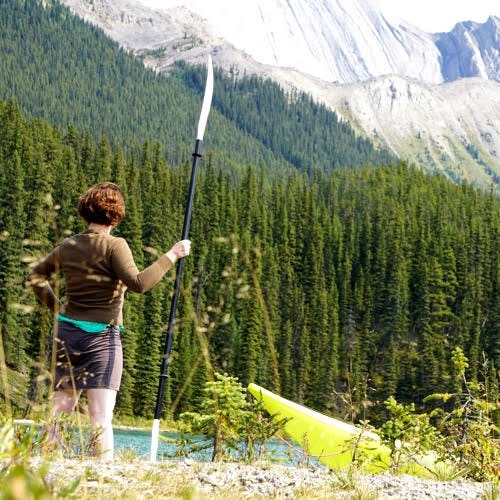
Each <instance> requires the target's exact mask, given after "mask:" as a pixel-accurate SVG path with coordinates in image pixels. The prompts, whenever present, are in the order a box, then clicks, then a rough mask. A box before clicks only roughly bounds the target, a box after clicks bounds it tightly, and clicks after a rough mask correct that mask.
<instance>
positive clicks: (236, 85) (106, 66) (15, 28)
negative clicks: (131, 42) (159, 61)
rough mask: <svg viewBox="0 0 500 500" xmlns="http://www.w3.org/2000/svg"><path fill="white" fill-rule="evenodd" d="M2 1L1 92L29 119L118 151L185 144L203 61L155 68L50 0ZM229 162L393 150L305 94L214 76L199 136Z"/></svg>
mask: <svg viewBox="0 0 500 500" xmlns="http://www.w3.org/2000/svg"><path fill="white" fill-rule="evenodd" d="M45 3H48V4H49V6H47V7H46V8H43V7H42V5H41V2H40V1H38V0H9V1H0V26H1V29H2V36H1V40H0V74H1V75H2V78H0V99H2V100H5V101H8V100H10V99H14V100H15V101H16V102H17V103H18V104H19V106H20V108H21V110H22V111H23V113H24V114H25V115H26V116H27V117H29V118H44V119H46V120H48V121H49V122H50V123H53V124H54V125H58V126H60V127H62V128H63V129H65V128H66V127H67V126H68V125H70V124H73V125H75V126H76V127H77V128H78V129H79V130H89V131H91V133H92V135H93V138H94V139H95V140H98V139H100V137H101V136H102V134H106V135H107V136H108V138H109V140H110V142H111V143H112V144H117V145H119V146H121V147H124V148H125V152H126V153H127V151H128V150H129V149H130V148H131V147H134V146H136V145H137V144H143V143H144V142H145V141H146V140H148V141H155V140H157V141H159V142H160V143H161V144H162V145H163V149H164V151H165V154H167V155H168V156H169V159H170V161H171V162H172V163H174V164H175V163H177V162H179V161H181V159H182V158H185V157H186V155H185V153H186V148H191V144H192V141H193V138H194V131H195V127H196V121H197V119H198V113H199V109H200V106H201V94H202V86H203V82H204V80H205V78H204V73H205V69H200V68H190V67H186V66H183V65H179V66H178V67H176V69H175V70H173V71H172V72H171V74H170V75H168V76H166V75H157V74H155V73H154V72H153V71H152V70H149V69H146V68H145V67H144V66H143V65H142V63H141V61H140V60H138V59H136V58H134V57H133V56H131V55H129V54H127V53H125V52H124V51H123V50H121V49H120V48H119V47H118V45H117V44H116V42H113V41H111V40H110V39H109V38H107V37H106V36H105V35H104V34H103V33H102V31H101V30H100V29H98V28H96V27H93V26H91V25H90V24H88V23H86V22H84V21H83V20H81V19H80V18H78V17H76V16H74V15H73V14H71V12H70V11H69V10H68V9H67V8H66V7H64V6H61V5H60V4H58V3H57V2H45ZM205 142H206V147H207V148H213V149H214V150H216V151H217V156H218V159H219V163H220V164H221V165H224V166H225V167H226V168H231V169H233V170H234V169H235V168H236V165H239V164H245V163H246V162H252V163H253V164H255V165H260V164H265V165H266V166H267V167H268V169H269V173H271V172H273V171H282V170H289V169H290V168H291V167H292V166H294V167H296V168H299V169H305V170H311V169H312V168H320V169H323V170H326V171H328V170H330V169H332V168H336V167H339V166H340V167H359V166H363V165H365V164H367V163H370V164H372V165H380V164H382V163H385V162H387V161H390V160H392V159H394V158H393V156H391V154H390V153H389V152H388V151H378V150H376V149H375V148H374V147H373V145H372V143H371V142H369V141H367V140H366V139H363V138H359V137H356V136H355V135H354V133H353V131H352V129H351V128H350V127H349V126H348V125H347V124H343V123H340V122H339V121H338V119H337V117H336V115H335V114H334V113H332V112H330V111H328V110H327V109H326V108H325V107H324V106H320V105H317V104H315V103H314V102H312V100H311V99H310V98H308V97H307V96H305V95H304V94H301V93H297V95H293V96H287V95H284V93H283V91H282V90H281V89H280V88H279V87H278V85H276V84H274V83H272V82H270V81H261V80H258V79H248V78H238V79H236V78H234V75H233V76H230V75H228V76H224V75H223V74H222V72H218V73H217V75H216V81H215V88H214V103H213V110H212V113H211V116H210V126H209V127H208V128H207V132H206V137H205Z"/></svg>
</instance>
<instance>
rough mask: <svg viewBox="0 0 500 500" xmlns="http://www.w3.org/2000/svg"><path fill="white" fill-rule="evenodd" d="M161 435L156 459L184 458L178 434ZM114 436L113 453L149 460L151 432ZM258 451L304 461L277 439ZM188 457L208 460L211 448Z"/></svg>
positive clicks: (284, 460)
mask: <svg viewBox="0 0 500 500" xmlns="http://www.w3.org/2000/svg"><path fill="white" fill-rule="evenodd" d="M161 435H162V436H163V437H164V438H165V439H161V438H160V440H159V441H158V454H157V460H172V459H174V460H175V459H183V458H186V456H181V457H179V456H177V455H178V453H177V446H176V444H175V440H176V439H177V438H178V434H175V433H166V432H162V433H161ZM114 436H115V455H117V456H119V454H120V452H122V451H123V452H124V453H125V452H127V451H130V450H132V453H135V454H136V456H137V457H138V458H143V459H145V460H149V454H150V449H151V432H149V431H141V430H135V429H134V430H129V429H115V430H114ZM258 451H261V453H262V458H263V459H265V460H268V461H271V462H276V463H281V464H283V465H299V464H302V465H303V464H305V463H306V458H305V457H304V455H302V454H301V453H300V451H296V449H295V447H294V446H290V445H288V444H286V443H285V442H283V441H281V440H278V439H272V440H269V441H267V442H266V443H265V445H264V447H263V449H260V448H259V449H258ZM188 457H189V458H191V459H193V460H201V461H209V460H210V459H211V457H212V449H208V450H204V451H200V452H196V453H190V454H189V455H188ZM310 463H314V461H313V460H310Z"/></svg>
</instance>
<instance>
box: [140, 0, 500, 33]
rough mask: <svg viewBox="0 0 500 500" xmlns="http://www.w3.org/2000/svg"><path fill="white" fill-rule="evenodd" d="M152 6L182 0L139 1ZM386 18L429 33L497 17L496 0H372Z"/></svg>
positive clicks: (176, 2) (498, 3) (499, 11)
mask: <svg viewBox="0 0 500 500" xmlns="http://www.w3.org/2000/svg"><path fill="white" fill-rule="evenodd" d="M139 1H140V2H141V3H143V4H146V5H149V6H151V7H162V6H165V5H167V4H169V3H174V4H181V3H182V0H177V1H175V0H139ZM372 1H373V2H374V3H375V4H378V5H379V8H380V10H381V11H382V13H383V14H384V15H385V16H386V17H388V18H398V17H399V18H400V19H402V20H404V21H407V22H409V23H410V24H413V25H414V26H416V27H417V28H420V29H421V30H423V31H426V32H428V33H437V32H439V31H450V30H451V29H452V28H453V26H454V25H455V24H456V23H457V22H460V21H477V22H484V21H486V19H487V18H488V16H490V15H496V16H498V17H500V1H499V0H372Z"/></svg>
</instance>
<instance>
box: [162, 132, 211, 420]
mask: <svg viewBox="0 0 500 500" xmlns="http://www.w3.org/2000/svg"><path fill="white" fill-rule="evenodd" d="M201 143H202V140H201V139H196V144H195V147H194V153H193V165H192V168H191V180H190V182H189V192H188V199H187V204H186V211H185V213H184V224H183V226H182V236H181V240H187V239H188V234H189V225H190V223H191V213H192V211H193V201H194V192H195V189H196V177H197V174H198V162H199V159H200V157H201V154H200V149H201ZM183 269H184V258H180V259H179V260H178V262H177V271H176V274H175V284H174V294H173V296H172V302H171V304H170V314H169V317H168V328H167V333H166V336H165V346H164V348H163V358H162V362H161V369H160V380H159V383H158V394H157V396H156V407H155V415H154V418H155V419H160V418H161V409H162V405H163V398H164V395H165V382H166V380H167V377H168V367H169V365H170V354H171V352H172V342H173V339H174V327H175V315H176V313H177V302H178V300H179V293H180V288H181V279H182V271H183Z"/></svg>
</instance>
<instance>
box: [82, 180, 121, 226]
mask: <svg viewBox="0 0 500 500" xmlns="http://www.w3.org/2000/svg"><path fill="white" fill-rule="evenodd" d="M78 213H79V214H80V216H81V217H82V218H83V219H84V220H85V221H87V222H88V223H89V224H90V223H92V222H94V223H96V224H103V225H106V226H116V225H118V224H119V223H120V222H121V221H122V220H123V218H124V217H125V202H124V200H123V195H122V192H121V191H120V188H119V187H118V186H117V185H116V184H113V183H112V182H101V183H99V184H96V185H95V186H92V187H91V188H90V189H89V190H88V191H87V192H86V193H84V194H83V195H82V196H80V199H79V200H78Z"/></svg>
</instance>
